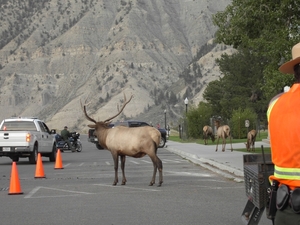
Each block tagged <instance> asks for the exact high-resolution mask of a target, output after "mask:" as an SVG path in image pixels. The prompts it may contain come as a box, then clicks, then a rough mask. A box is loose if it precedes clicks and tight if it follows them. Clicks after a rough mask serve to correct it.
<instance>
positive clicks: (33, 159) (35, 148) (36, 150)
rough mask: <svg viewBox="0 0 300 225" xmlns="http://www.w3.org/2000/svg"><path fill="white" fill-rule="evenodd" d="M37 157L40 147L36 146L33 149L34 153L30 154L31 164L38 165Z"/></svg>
mask: <svg viewBox="0 0 300 225" xmlns="http://www.w3.org/2000/svg"><path fill="white" fill-rule="evenodd" d="M37 155H38V147H37V145H36V144H35V145H34V147H33V151H32V153H30V156H29V157H28V158H29V163H30V164H36V160H37Z"/></svg>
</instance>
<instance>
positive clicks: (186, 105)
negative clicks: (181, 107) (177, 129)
mask: <svg viewBox="0 0 300 225" xmlns="http://www.w3.org/2000/svg"><path fill="white" fill-rule="evenodd" d="M184 104H185V135H186V137H188V129H187V124H188V123H187V121H186V120H187V107H188V104H189V100H188V99H187V98H185V99H184Z"/></svg>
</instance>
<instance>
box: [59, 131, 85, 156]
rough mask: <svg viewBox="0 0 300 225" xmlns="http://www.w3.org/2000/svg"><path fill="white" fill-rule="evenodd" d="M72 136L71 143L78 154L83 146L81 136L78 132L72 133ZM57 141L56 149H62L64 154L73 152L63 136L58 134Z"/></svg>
mask: <svg viewBox="0 0 300 225" xmlns="http://www.w3.org/2000/svg"><path fill="white" fill-rule="evenodd" d="M70 135H71V136H70V137H69V141H70V143H71V146H72V147H74V148H75V150H76V151H77V152H81V151H82V144H81V141H80V138H79V136H80V134H79V133H78V132H70ZM55 140H56V149H60V150H61V151H62V152H63V151H68V150H71V149H70V148H69V146H68V143H67V142H65V141H64V140H63V138H62V136H61V135H59V134H56V135H55Z"/></svg>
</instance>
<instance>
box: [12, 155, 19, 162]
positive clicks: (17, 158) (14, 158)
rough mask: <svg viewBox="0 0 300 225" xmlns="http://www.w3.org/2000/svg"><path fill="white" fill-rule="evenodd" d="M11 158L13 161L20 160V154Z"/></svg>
mask: <svg viewBox="0 0 300 225" xmlns="http://www.w3.org/2000/svg"><path fill="white" fill-rule="evenodd" d="M11 160H12V161H13V162H19V156H13V157H11Z"/></svg>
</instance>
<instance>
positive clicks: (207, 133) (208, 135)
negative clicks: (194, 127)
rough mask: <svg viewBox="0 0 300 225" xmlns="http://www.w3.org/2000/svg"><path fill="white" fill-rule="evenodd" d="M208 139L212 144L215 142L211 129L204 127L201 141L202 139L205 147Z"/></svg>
mask: <svg viewBox="0 0 300 225" xmlns="http://www.w3.org/2000/svg"><path fill="white" fill-rule="evenodd" d="M209 138H211V140H212V142H215V135H214V132H213V129H212V127H210V126H208V125H206V126H204V127H203V139H204V144H205V145H207V142H208V139H209Z"/></svg>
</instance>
